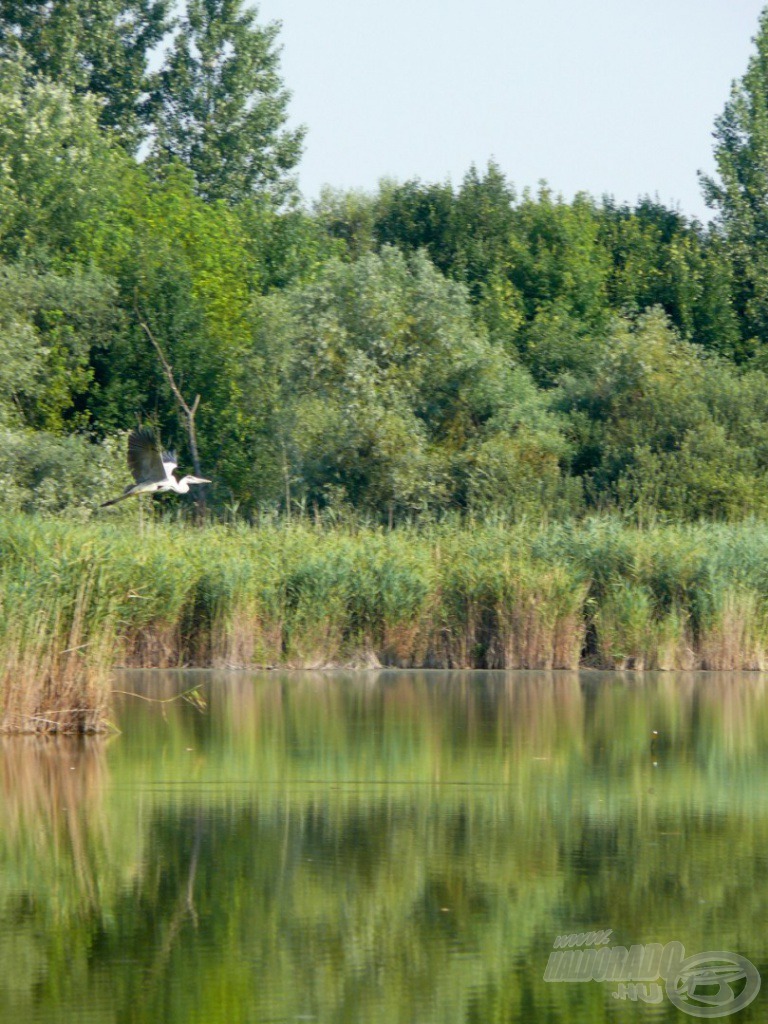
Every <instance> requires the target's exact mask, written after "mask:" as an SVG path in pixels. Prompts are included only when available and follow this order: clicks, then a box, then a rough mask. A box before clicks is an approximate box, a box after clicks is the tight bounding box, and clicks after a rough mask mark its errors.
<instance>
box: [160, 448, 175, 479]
mask: <svg viewBox="0 0 768 1024" xmlns="http://www.w3.org/2000/svg"><path fill="white" fill-rule="evenodd" d="M161 458H162V460H163V472H164V473H165V476H166V478H167V479H168V480H170V479H172V477H173V471H174V469H176V467H177V466H178V464H179V463H178V460H177V458H176V452H163V454H162V456H161Z"/></svg>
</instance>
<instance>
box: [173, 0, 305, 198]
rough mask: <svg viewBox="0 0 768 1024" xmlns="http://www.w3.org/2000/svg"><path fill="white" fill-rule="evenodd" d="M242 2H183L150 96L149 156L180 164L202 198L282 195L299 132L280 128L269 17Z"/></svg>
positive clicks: (281, 105)
mask: <svg viewBox="0 0 768 1024" xmlns="http://www.w3.org/2000/svg"><path fill="white" fill-rule="evenodd" d="M256 19H257V12H256V11H255V10H251V9H246V8H244V4H243V0H188V3H187V10H186V14H185V16H184V18H183V20H182V23H181V28H180V31H179V33H178V35H177V37H176V39H175V41H174V44H173V47H172V48H171V50H170V53H169V54H168V57H167V60H166V63H165V65H164V67H163V68H162V70H161V72H160V74H159V76H158V81H157V88H156V90H155V92H154V95H153V100H154V103H155V104H156V124H155V128H156V136H155V140H154V145H153V157H154V159H155V160H158V161H161V162H164V161H167V160H169V159H177V160H180V161H181V162H182V163H184V164H185V165H186V166H187V167H189V168H190V170H191V171H192V173H193V174H194V177H195V182H196V187H197V191H198V193H199V194H200V195H201V196H202V197H203V198H204V199H207V200H215V199H223V200H225V201H226V202H228V203H237V202H240V201H242V200H244V199H247V198H250V197H253V196H254V195H263V196H267V197H269V198H270V199H272V200H275V201H277V202H278V203H280V202H282V201H284V200H285V199H286V198H287V197H288V196H290V195H291V193H292V191H293V189H294V188H295V184H294V182H293V179H292V178H291V171H292V170H293V168H294V167H295V166H296V164H297V162H298V160H299V157H300V155H301V144H302V139H303V137H304V131H303V129H301V128H298V129H288V128H286V127H285V124H286V118H287V107H288V101H289V99H290V94H289V93H288V92H287V91H286V90H285V89H284V88H283V83H282V79H281V77H280V67H279V58H280V51H279V48H278V47H277V46H276V39H277V34H278V31H279V28H280V26H279V24H278V23H277V22H272V23H270V24H268V25H260V24H258V23H257V20H256Z"/></svg>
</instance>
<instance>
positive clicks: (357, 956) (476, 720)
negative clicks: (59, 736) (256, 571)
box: [0, 672, 768, 1024]
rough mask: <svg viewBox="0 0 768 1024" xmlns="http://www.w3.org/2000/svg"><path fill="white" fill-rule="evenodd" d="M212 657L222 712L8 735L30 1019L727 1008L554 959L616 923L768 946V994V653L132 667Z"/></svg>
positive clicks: (16, 917) (143, 676)
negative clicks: (665, 670) (688, 1003)
mask: <svg viewBox="0 0 768 1024" xmlns="http://www.w3.org/2000/svg"><path fill="white" fill-rule="evenodd" d="M195 683H200V684H201V686H202V690H203V692H204V694H205V696H206V698H207V700H208V709H207V711H206V713H205V714H201V713H200V712H199V711H197V710H196V709H195V708H194V707H192V706H191V705H190V704H187V703H184V702H177V703H170V704H162V705H160V704H151V703H148V702H145V701H142V700H139V699H136V698H123V699H122V701H121V704H120V707H119V709H118V723H119V726H120V728H121V730H122V732H121V734H120V735H117V736H114V737H112V738H111V739H109V740H107V741H103V740H95V741H91V742H87V743H66V742H61V741H59V742H56V741H40V740H34V739H31V738H8V739H5V740H3V741H2V744H1V745H0V764H1V766H2V779H1V789H0V1021H2V1022H5V1021H8V1022H14V1024H26V1022H30V1024H38V1022H39V1024H42V1022H46V1024H48V1022H67V1024H69V1022H99V1024H101V1022H105V1024H106V1022H110V1024H112V1022H114V1024H118V1022H133V1021H136V1022H151V1024H158V1022H167V1024H188V1022H201V1024H225V1022H226V1024H238V1022H249V1024H250V1022H253V1024H256V1022H265V1024H266V1022H270V1024H282V1022H291V1024H292V1022H297V1021H314V1022H319V1024H346V1022H349V1024H468V1022H472V1024H501V1022H513V1021H525V1022H531V1024H537V1022H542V1021H546V1022H549V1024H552V1022H559V1021H563V1022H576V1024H581V1022H584V1024H593V1022H601V1021H611V1022H623V1021H627V1022H634V1021H685V1020H695V1019H698V1018H697V1017H695V1016H690V1015H687V1014H686V1013H685V1012H683V1011H682V1010H680V1009H678V1008H676V1007H675V1006H673V1005H672V1004H671V1003H670V1001H669V1000H668V998H667V997H666V993H665V994H664V998H663V1000H662V1001H661V1002H660V1003H659V1004H658V1005H646V1004H645V1003H643V1002H637V1001H636V1002H632V1000H631V999H629V998H627V999H624V1000H622V999H617V998H616V995H617V994H619V993H618V988H619V986H618V984H617V982H605V981H603V982H596V981H587V982H578V981H567V982H560V983H553V982H548V981H545V980H544V972H545V970H546V968H547V963H548V960H549V956H550V953H551V952H552V947H553V942H554V940H555V939H556V937H557V936H559V935H563V934H566V933H576V932H588V931H592V930H598V929H609V928H610V929H613V934H612V936H611V938H610V940H609V944H613V945H616V944H623V945H625V946H627V947H629V946H631V945H633V944H639V943H661V944H666V943H668V942H673V941H677V942H680V943H682V944H683V946H684V948H685V956H691V955H693V954H695V953H700V952H705V951H731V952H733V953H738V954H741V955H742V956H744V957H747V958H748V959H749V960H750V961H751V962H752V963H753V964H754V965H755V967H756V968H757V970H758V971H759V972H760V974H761V975H762V977H763V978H764V979H765V984H764V989H763V991H761V992H760V993H759V994H758V996H757V998H756V999H755V1000H754V1002H752V1003H751V1005H749V1006H747V1007H746V1008H745V1009H743V1010H741V1011H740V1012H739V1013H737V1014H732V1015H731V1017H732V1019H735V1020H739V1021H744V1022H745V1024H746V1022H748V1021H764V1020H768V938H767V937H768V685H767V684H768V677H765V676H760V675H754V674H743V675H736V674H728V675H718V674H709V675H703V674H701V675H696V674H693V675H692V674H686V675H673V674H664V675H659V676H645V677H632V676H612V675H607V674H601V675H597V674H589V673H582V674H576V673H442V672H400V673H394V672H392V673H388V672H382V673H358V674H355V673H333V674H308V673H304V674H283V673H276V672H273V673H264V674H254V675H251V674H242V673H233V674H224V673H220V674H219V673H158V672H156V673H124V674H122V675H121V676H120V678H119V681H118V682H117V684H116V685H118V686H120V687H121V688H123V689H128V690H135V691H141V692H142V693H145V694H148V695H152V696H154V697H157V698H163V697H171V696H173V694H175V693H178V692H179V691H180V690H183V689H184V688H185V687H189V686H191V685H193V684H195ZM654 730H656V731H658V734H659V736H658V740H657V741H656V742H655V744H653V745H652V744H651V738H652V734H653V731H654ZM740 984H741V986H742V987H743V984H744V982H743V981H742V982H740V983H739V982H735V983H734V984H733V986H732V988H733V990H734V992H735V993H738V991H739V990H740V989H739V985H740ZM662 986H663V981H662ZM717 990H718V989H717V986H715V987H714V989H712V988H711V989H710V990H709V992H710V994H711V992H712V991H714V992H717ZM625 994H626V993H625ZM697 1005H699V1006H701V1005H703V1004H701V1003H699V1004H697ZM721 1019H722V1018H721ZM729 1019H730V1018H729Z"/></svg>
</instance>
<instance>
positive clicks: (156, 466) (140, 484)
mask: <svg viewBox="0 0 768 1024" xmlns="http://www.w3.org/2000/svg"><path fill="white" fill-rule="evenodd" d="M177 465H178V463H177V462H176V454H175V453H174V452H164V451H161V450H160V447H159V445H158V443H157V438H156V437H155V432H154V431H153V430H151V429H150V428H149V427H139V429H138V430H132V431H131V432H130V434H129V435H128V468H129V469H130V471H131V473H132V474H133V479H134V480H135V481H136V483H135V484H129V486H128V487H126V488H125V490H124V491H123V493H122V494H121V495H120V497H119V498H112V500H111V501H105V502H104V503H103V504H102V505H101V506H100V507H101V508H106V507H107V505H116V504H117V503H118V501H123V500H124V499H125V498H130V497H131V495H133V494H155V493H156V492H159V491H175V492H176V493H177V494H187V493H188V491H189V485H190V484H209V483H210V482H211V481H210V480H206V479H205V478H204V477H201V476H183V477H182V478H181V480H177V479H176V477H175V476H174V475H173V471H174V469H176V466H177Z"/></svg>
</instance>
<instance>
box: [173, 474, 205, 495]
mask: <svg viewBox="0 0 768 1024" xmlns="http://www.w3.org/2000/svg"><path fill="white" fill-rule="evenodd" d="M209 483H211V481H210V480H206V479H205V477H204V476H183V477H182V478H181V480H179V494H186V493H187V491H188V490H189V485H190V484H209Z"/></svg>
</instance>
